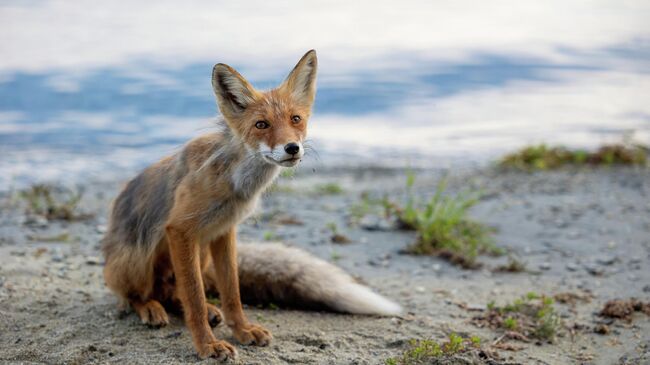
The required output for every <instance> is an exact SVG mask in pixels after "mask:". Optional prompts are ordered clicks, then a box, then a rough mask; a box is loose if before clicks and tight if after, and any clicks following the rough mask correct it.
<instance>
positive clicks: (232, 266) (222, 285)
mask: <svg viewBox="0 0 650 365" xmlns="http://www.w3.org/2000/svg"><path fill="white" fill-rule="evenodd" d="M235 236H236V233H235V228H234V227H233V228H232V229H231V230H230V231H229V232H228V233H226V234H225V235H223V236H221V237H219V238H217V239H216V240H214V241H213V242H212V243H211V244H210V250H211V252H212V259H213V260H214V268H215V271H216V274H217V287H218V290H219V298H220V299H221V310H222V311H223V314H224V316H225V317H226V324H227V325H228V326H229V327H230V328H231V329H232V332H233V335H234V336H235V338H236V339H237V341H239V342H240V343H242V344H245V345H248V344H255V345H258V346H266V345H268V344H269V343H270V342H271V338H273V336H272V335H271V332H269V331H268V330H267V329H266V328H264V327H262V326H260V325H257V324H252V323H250V322H249V321H248V319H247V318H246V315H245V314H244V311H243V309H242V305H241V299H240V297H239V276H238V271H237V245H236V237H235Z"/></svg>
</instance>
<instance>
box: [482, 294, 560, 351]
mask: <svg viewBox="0 0 650 365" xmlns="http://www.w3.org/2000/svg"><path fill="white" fill-rule="evenodd" d="M473 323H474V324H475V325H477V326H479V327H483V326H489V327H492V328H495V329H502V330H505V331H506V334H505V335H506V336H507V337H508V338H511V339H515V340H519V341H524V342H528V341H530V340H531V339H536V340H542V341H548V342H552V341H553V340H554V339H555V337H556V335H557V333H558V331H559V329H560V325H561V321H560V317H559V316H558V314H557V313H556V312H555V308H554V300H553V298H550V297H547V296H542V295H538V294H537V293H534V292H529V293H528V294H526V295H525V296H522V297H521V298H519V299H515V300H514V301H513V302H512V303H509V304H506V305H505V306H503V307H497V306H496V305H495V304H494V302H490V303H488V305H487V312H486V314H485V315H481V316H478V317H475V318H474V319H473Z"/></svg>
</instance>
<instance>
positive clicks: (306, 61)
mask: <svg viewBox="0 0 650 365" xmlns="http://www.w3.org/2000/svg"><path fill="white" fill-rule="evenodd" d="M317 68H318V59H317V58H316V51H315V50H313V49H312V50H311V51H309V52H307V53H305V55H304V56H302V58H301V59H300V61H298V64H297V65H296V67H294V68H293V70H292V71H291V73H290V74H289V76H287V79H286V80H284V82H283V83H282V86H281V88H284V89H286V90H287V91H289V92H290V93H291V95H292V96H293V97H294V99H296V100H297V101H298V102H301V103H304V104H308V105H311V104H312V103H313V102H314V98H315V97H316V70H317Z"/></svg>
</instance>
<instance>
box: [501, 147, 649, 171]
mask: <svg viewBox="0 0 650 365" xmlns="http://www.w3.org/2000/svg"><path fill="white" fill-rule="evenodd" d="M647 155H648V148H647V147H645V146H642V145H638V144H633V143H631V142H625V143H620V144H609V145H604V146H602V147H600V148H598V149H597V150H596V151H587V150H582V149H568V148H565V147H561V146H549V145H546V144H539V145H534V146H527V147H524V148H522V149H520V150H518V151H516V152H513V153H510V154H507V155H505V156H504V157H503V158H502V159H501V160H500V161H499V166H500V167H503V168H514V169H518V170H525V171H532V170H550V169H556V168H559V167H562V166H566V165H575V166H581V165H592V166H601V165H605V166H609V165H645V164H646V162H647Z"/></svg>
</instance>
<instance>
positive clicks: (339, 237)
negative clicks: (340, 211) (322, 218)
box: [327, 222, 351, 244]
mask: <svg viewBox="0 0 650 365" xmlns="http://www.w3.org/2000/svg"><path fill="white" fill-rule="evenodd" d="M327 229H328V230H329V231H330V232H331V236H330V241H332V243H339V244H344V243H350V242H351V241H350V239H349V238H348V237H347V236H346V235H344V234H342V233H340V232H339V228H338V226H337V225H336V223H334V222H329V223H327Z"/></svg>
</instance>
